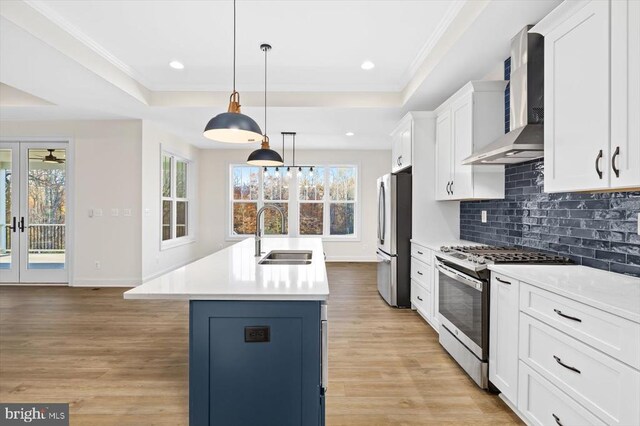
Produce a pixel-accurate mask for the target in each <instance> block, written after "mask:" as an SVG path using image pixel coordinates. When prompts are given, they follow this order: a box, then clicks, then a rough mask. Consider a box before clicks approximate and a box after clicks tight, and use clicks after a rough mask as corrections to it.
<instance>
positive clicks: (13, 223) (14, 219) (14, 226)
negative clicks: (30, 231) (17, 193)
mask: <svg viewBox="0 0 640 426" xmlns="http://www.w3.org/2000/svg"><path fill="white" fill-rule="evenodd" d="M16 221H17V219H16V217H15V216H14V217H13V220H12V225H10V226H7V228H10V229H11V232H16V231H17V230H18V229H17V228H18V227H17V226H16Z"/></svg>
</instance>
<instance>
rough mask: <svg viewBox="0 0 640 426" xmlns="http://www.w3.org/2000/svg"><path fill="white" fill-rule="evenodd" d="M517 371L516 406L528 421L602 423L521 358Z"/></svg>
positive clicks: (602, 423) (550, 423)
mask: <svg viewBox="0 0 640 426" xmlns="http://www.w3.org/2000/svg"><path fill="white" fill-rule="evenodd" d="M518 371H519V378H518V386H519V389H518V410H519V411H520V412H521V413H522V414H524V416H525V417H526V418H527V420H529V422H531V424H533V425H540V426H542V425H550V426H551V425H553V426H557V425H559V424H562V425H565V426H570V425H576V426H578V425H580V426H581V425H605V423H604V422H602V421H601V420H600V419H598V418H597V417H596V416H594V415H593V414H591V413H590V412H589V411H587V410H586V409H585V408H584V407H582V406H581V405H580V404H578V403H577V402H575V401H574V400H572V399H571V398H569V397H568V396H567V395H566V394H565V393H564V392H562V391H561V390H560V389H558V388H557V387H555V386H554V385H553V384H551V383H550V382H549V381H548V380H547V379H545V378H544V377H542V376H541V375H540V374H538V373H536V372H535V371H533V370H532V369H531V368H529V367H528V366H527V365H526V364H525V363H523V362H522V361H520V365H519V369H518Z"/></svg>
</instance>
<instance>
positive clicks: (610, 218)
mask: <svg viewBox="0 0 640 426" xmlns="http://www.w3.org/2000/svg"><path fill="white" fill-rule="evenodd" d="M504 70H505V74H504V75H505V79H506V80H508V79H509V75H510V73H511V60H510V59H507V60H506V61H505V62H504ZM508 131H509V88H508V86H507V89H506V91H505V133H506V132H508ZM483 210H486V211H487V223H482V221H481V214H482V211H483ZM639 213H640V192H609V193H557V194H547V193H545V192H544V160H543V159H538V160H532V161H528V162H526V163H520V164H513V165H509V166H505V199H504V200H490V201H463V202H461V203H460V238H462V239H464V240H469V241H475V242H478V243H482V244H493V245H499V246H515V247H518V248H524V249H533V250H540V251H545V252H549V253H553V254H560V255H563V256H567V257H569V258H571V259H572V260H573V261H574V262H575V263H577V264H579V265H585V266H591V267H594V268H598V269H604V270H607V271H612V272H619V273H622V274H628V275H633V276H637V277H640V235H638V234H637V229H638V228H637V227H638V214H639Z"/></svg>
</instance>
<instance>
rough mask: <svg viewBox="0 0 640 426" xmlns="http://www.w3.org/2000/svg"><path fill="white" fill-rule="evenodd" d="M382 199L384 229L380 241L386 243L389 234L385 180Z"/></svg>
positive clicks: (381, 186) (381, 185) (382, 185)
mask: <svg viewBox="0 0 640 426" xmlns="http://www.w3.org/2000/svg"><path fill="white" fill-rule="evenodd" d="M380 199H381V200H382V227H381V228H382V231H381V233H380V243H381V244H384V239H385V237H386V234H387V229H386V228H387V194H386V190H385V189H384V182H383V183H381V184H380Z"/></svg>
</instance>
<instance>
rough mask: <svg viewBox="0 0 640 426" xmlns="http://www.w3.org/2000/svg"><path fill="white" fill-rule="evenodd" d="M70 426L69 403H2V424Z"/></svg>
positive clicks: (0, 413) (0, 420)
mask: <svg viewBox="0 0 640 426" xmlns="http://www.w3.org/2000/svg"><path fill="white" fill-rule="evenodd" d="M26 424H30V425H39V426H69V404H3V403H0V426H5V425H6V426H13V425H26Z"/></svg>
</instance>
